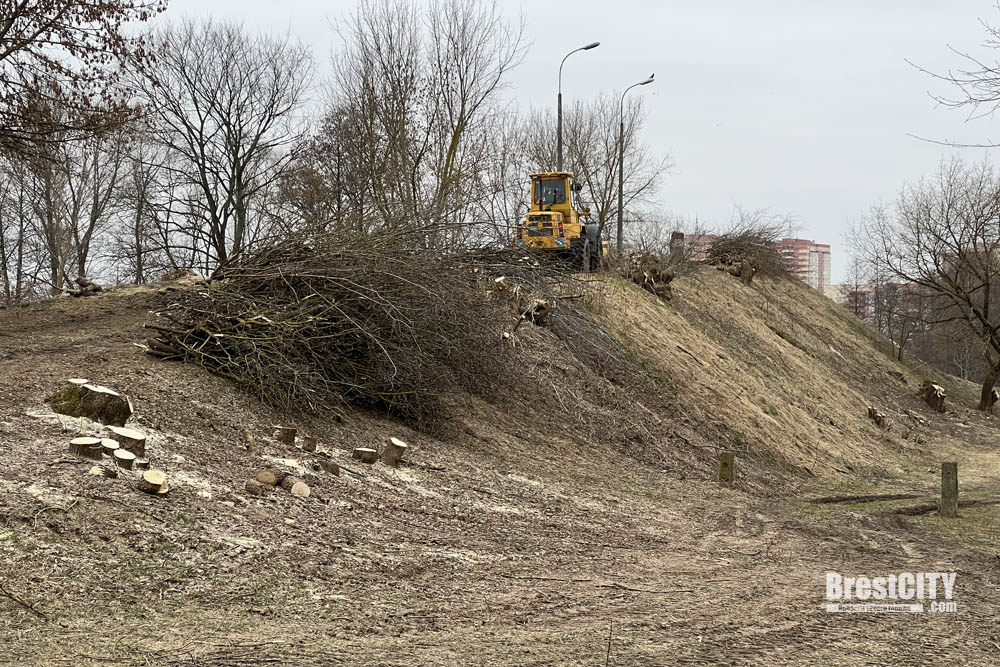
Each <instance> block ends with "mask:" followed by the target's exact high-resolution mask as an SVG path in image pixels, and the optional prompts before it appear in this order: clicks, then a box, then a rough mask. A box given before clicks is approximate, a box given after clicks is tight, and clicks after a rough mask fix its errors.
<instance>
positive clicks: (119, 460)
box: [114, 448, 135, 470]
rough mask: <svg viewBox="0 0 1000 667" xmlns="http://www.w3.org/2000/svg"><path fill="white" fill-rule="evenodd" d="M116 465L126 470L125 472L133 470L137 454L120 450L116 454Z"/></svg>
mask: <svg viewBox="0 0 1000 667" xmlns="http://www.w3.org/2000/svg"><path fill="white" fill-rule="evenodd" d="M114 461H115V465H117V466H118V467H119V468H125V470H131V469H132V464H133V463H135V454H133V453H132V452H130V451H129V450H127V449H121V448H118V449H116V450H115V453H114Z"/></svg>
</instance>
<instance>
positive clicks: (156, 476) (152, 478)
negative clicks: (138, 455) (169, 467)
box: [136, 470, 169, 493]
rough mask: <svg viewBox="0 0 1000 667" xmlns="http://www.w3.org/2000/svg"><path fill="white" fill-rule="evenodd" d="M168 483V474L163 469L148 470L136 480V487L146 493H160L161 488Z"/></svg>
mask: <svg viewBox="0 0 1000 667" xmlns="http://www.w3.org/2000/svg"><path fill="white" fill-rule="evenodd" d="M166 483H167V476H166V475H165V474H164V473H163V471H161V470H147V471H146V472H144V473H142V476H141V477H139V479H137V480H136V487H138V489H139V490H140V491H145V492H146V493H160V489H161V488H163V485H164V484H166ZM168 488H169V487H168Z"/></svg>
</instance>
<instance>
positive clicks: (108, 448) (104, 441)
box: [101, 438, 120, 456]
mask: <svg viewBox="0 0 1000 667" xmlns="http://www.w3.org/2000/svg"><path fill="white" fill-rule="evenodd" d="M119 447H120V445H119V444H118V443H117V442H116V441H114V440H112V439H111V438H101V448H102V449H103V450H104V455H105V456H114V455H115V450H116V449H118V448H119Z"/></svg>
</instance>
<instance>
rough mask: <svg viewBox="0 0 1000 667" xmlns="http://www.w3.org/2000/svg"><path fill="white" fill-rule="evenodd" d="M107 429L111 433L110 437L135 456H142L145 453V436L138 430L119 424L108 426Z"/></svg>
mask: <svg viewBox="0 0 1000 667" xmlns="http://www.w3.org/2000/svg"><path fill="white" fill-rule="evenodd" d="M108 431H109V432H110V433H111V439H112V440H114V441H116V442H117V443H118V444H119V445H121V446H122V447H123V448H124V449H127V450H128V451H130V452H132V453H133V454H135V455H136V456H144V455H145V454H146V436H145V435H143V434H142V433H140V432H139V431H136V430H135V429H133V428H122V427H120V426H110V427H108Z"/></svg>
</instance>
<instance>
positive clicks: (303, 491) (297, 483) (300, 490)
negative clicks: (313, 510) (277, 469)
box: [281, 475, 309, 498]
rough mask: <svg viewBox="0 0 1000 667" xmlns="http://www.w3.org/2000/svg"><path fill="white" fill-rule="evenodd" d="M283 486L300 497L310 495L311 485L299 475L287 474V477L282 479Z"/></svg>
mask: <svg viewBox="0 0 1000 667" xmlns="http://www.w3.org/2000/svg"><path fill="white" fill-rule="evenodd" d="M281 488H283V489H284V490H285V491H288V492H289V493H291V494H292V495H293V496H299V497H300V498H308V497H309V485H308V484H306V483H305V482H303V481H302V480H301V479H299V478H298V477H292V476H291V475H285V478H284V479H283V480H281Z"/></svg>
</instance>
